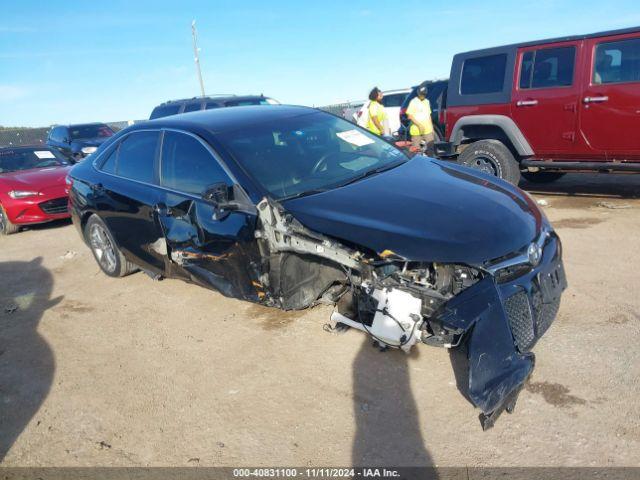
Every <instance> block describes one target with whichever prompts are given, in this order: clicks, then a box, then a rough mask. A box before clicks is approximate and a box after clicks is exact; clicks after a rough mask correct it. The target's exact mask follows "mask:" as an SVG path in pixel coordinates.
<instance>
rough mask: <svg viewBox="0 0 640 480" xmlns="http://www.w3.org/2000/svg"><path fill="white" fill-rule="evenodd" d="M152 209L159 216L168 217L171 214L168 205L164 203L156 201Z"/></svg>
mask: <svg viewBox="0 0 640 480" xmlns="http://www.w3.org/2000/svg"><path fill="white" fill-rule="evenodd" d="M153 211H154V212H155V213H156V214H157V215H158V216H159V217H170V216H171V213H172V212H171V209H170V208H169V207H167V206H166V205H165V204H164V203H156V204H155V205H154V206H153Z"/></svg>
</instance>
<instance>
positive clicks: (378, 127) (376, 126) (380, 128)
mask: <svg viewBox="0 0 640 480" xmlns="http://www.w3.org/2000/svg"><path fill="white" fill-rule="evenodd" d="M382 97H383V95H382V92H381V91H380V89H379V88H378V87H374V89H373V90H371V92H370V93H369V100H370V101H369V107H368V108H367V110H368V113H369V121H368V122H367V129H368V130H369V131H370V132H371V133H375V134H376V135H382V134H383V133H384V123H385V121H386V119H387V112H385V110H384V105H382V103H380V102H381V101H382Z"/></svg>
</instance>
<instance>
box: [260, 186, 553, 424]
mask: <svg viewBox="0 0 640 480" xmlns="http://www.w3.org/2000/svg"><path fill="white" fill-rule="evenodd" d="M257 208H258V217H259V221H260V228H258V229H257V230H256V231H255V236H256V238H257V239H258V245H259V248H260V253H261V256H262V258H263V259H265V262H266V265H264V266H263V267H264V268H263V272H264V273H263V274H262V277H261V278H260V282H259V283H260V286H261V288H263V289H264V290H263V292H261V293H262V295H261V298H262V302H263V303H265V304H268V305H272V306H276V307H279V308H283V309H285V310H289V309H301V308H306V307H308V306H311V305H313V304H315V303H318V302H324V303H330V304H334V305H335V307H334V312H333V314H332V315H331V320H332V322H333V324H334V325H340V324H341V325H346V326H348V327H352V328H356V329H359V330H362V331H363V332H365V333H367V334H368V335H370V336H371V338H372V339H373V340H374V341H375V343H376V344H377V345H378V347H380V349H381V350H384V349H387V348H395V349H402V350H404V351H405V352H408V351H409V350H410V349H411V348H412V347H413V346H415V345H416V344H418V343H424V344H427V345H433V346H442V347H446V348H456V347H458V346H460V345H461V344H462V343H463V342H464V343H465V347H466V349H467V350H468V359H469V364H470V365H472V366H471V367H470V371H469V392H468V393H469V396H470V398H471V399H472V400H473V402H474V404H475V405H476V406H478V407H479V408H480V409H481V410H482V411H483V414H482V415H481V422H482V425H483V428H485V429H487V428H490V427H491V426H492V425H493V422H495V420H496V418H497V417H498V416H499V415H500V413H501V412H502V411H504V410H507V411H508V412H511V411H512V410H513V408H514V405H515V400H516V398H517V395H518V393H519V391H520V389H521V388H522V386H523V383H524V382H525V381H526V379H527V378H528V376H529V375H530V373H531V371H532V369H533V364H534V356H533V354H532V353H531V352H530V351H529V350H528V349H524V348H520V349H518V347H517V346H516V344H517V341H514V338H515V334H512V330H513V328H512V325H510V323H509V319H508V318H507V314H506V313H505V308H504V307H503V301H502V293H501V290H500V288H501V286H500V285H498V283H497V281H496V279H495V278H494V276H493V273H492V272H491V270H489V269H483V268H477V267H471V266H466V265H451V264H439V263H435V262H431V263H428V262H426V263H425V262H413V261H410V260H409V259H405V258H402V257H401V256H399V255H397V254H395V253H394V252H393V251H391V250H385V251H383V252H365V251H361V249H358V248H357V247H355V246H350V245H345V244H343V243H342V242H337V241H336V240H334V239H332V238H329V237H326V236H324V235H322V234H319V233H316V232H313V231H311V230H309V229H307V228H306V227H304V226H303V225H302V224H301V223H300V222H299V221H298V220H297V219H296V218H294V217H293V216H292V215H290V214H288V213H287V212H286V211H285V210H284V209H283V208H282V207H281V206H280V205H279V204H278V203H276V202H273V201H271V200H269V199H266V198H265V199H263V200H262V201H261V202H260V203H259V204H258V205H257ZM554 249H555V247H554ZM549 250H550V249H549ZM557 250H558V251H559V248H558V249H557ZM556 256H558V257H559V254H555V253H554V258H555V257H556ZM555 261H556V263H557V262H558V261H559V260H558V259H556V260H555ZM559 264H560V268H559V270H560V273H561V275H562V278H558V279H557V282H556V283H557V285H556V287H557V288H556V291H555V292H554V295H555V297H553V301H556V300H557V302H558V303H559V295H560V292H561V291H562V290H563V289H564V287H565V286H566V280H564V272H563V271H562V269H561V262H559ZM527 271H528V272H529V274H530V277H529V278H527V277H526V275H524V276H523V279H524V280H523V282H524V281H526V282H529V283H531V284H533V283H535V282H538V280H532V279H533V278H534V276H535V275H534V273H535V272H533V269H532V268H528V270H527ZM554 274H556V273H554ZM523 285H524V283H523ZM556 297H557V298H556ZM554 315H555V313H554ZM531 318H532V319H533V316H531ZM534 323H535V322H534V321H533V320H532V321H531V324H532V325H534ZM547 326H548V325H547ZM518 328H519V327H518ZM531 328H532V332H533V335H534V339H533V340H532V342H534V341H535V340H536V339H537V337H539V336H540V335H541V334H542V333H544V330H546V327H545V328H544V329H543V328H542V327H540V328H538V327H536V326H535V325H534V326H532V327H531ZM534 330H540V331H534ZM516 340H517V339H516ZM531 345H532V343H531ZM473 362H475V363H473Z"/></svg>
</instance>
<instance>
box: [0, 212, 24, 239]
mask: <svg viewBox="0 0 640 480" xmlns="http://www.w3.org/2000/svg"><path fill="white" fill-rule="evenodd" d="M19 230H20V225H15V224H13V223H11V220H9V217H8V216H7V212H5V211H4V208H3V207H2V205H0V234H3V235H11V234H13V233H17V232H18V231H19Z"/></svg>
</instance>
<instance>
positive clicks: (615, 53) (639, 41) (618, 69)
mask: <svg viewBox="0 0 640 480" xmlns="http://www.w3.org/2000/svg"><path fill="white" fill-rule="evenodd" d="M624 82H640V38H631V39H628V40H619V41H616V42H605V43H599V44H598V45H597V46H596V52H595V62H594V68H593V83H594V84H596V85H602V84H607V83H624Z"/></svg>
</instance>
